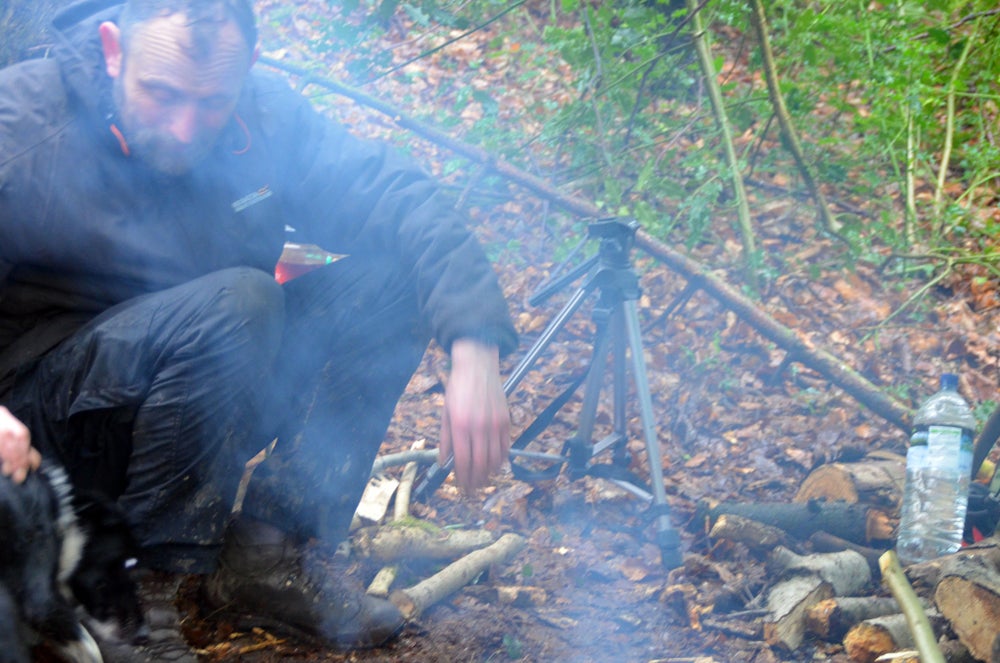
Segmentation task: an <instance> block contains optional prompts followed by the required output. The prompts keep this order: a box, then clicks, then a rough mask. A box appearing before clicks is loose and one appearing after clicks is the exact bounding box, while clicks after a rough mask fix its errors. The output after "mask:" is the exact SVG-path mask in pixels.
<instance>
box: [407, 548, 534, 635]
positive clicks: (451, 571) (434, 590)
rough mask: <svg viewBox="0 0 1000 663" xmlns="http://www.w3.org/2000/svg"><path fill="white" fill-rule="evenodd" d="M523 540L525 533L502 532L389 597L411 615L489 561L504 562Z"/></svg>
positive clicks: (461, 583) (459, 585) (458, 585)
mask: <svg viewBox="0 0 1000 663" xmlns="http://www.w3.org/2000/svg"><path fill="white" fill-rule="evenodd" d="M524 544H525V540H524V537H522V536H519V535H517V534H504V535H503V536H501V537H500V538H499V539H498V540H497V541H496V543H493V544H491V545H489V546H487V547H486V548H483V549H482V550H476V551H474V552H471V553H469V554H468V555H466V556H465V557H463V558H461V559H459V560H457V561H455V562H452V563H451V564H449V565H448V566H446V567H445V568H444V569H442V570H441V571H439V572H438V573H435V574H434V575H432V576H431V577H430V578H427V579H426V580H424V581H423V582H420V583H417V584H416V585H414V586H413V587H410V588H408V589H401V590H398V591H395V592H393V593H392V594H390V595H389V599H390V600H391V601H392V602H393V604H394V605H395V606H396V607H397V608H399V611H400V612H402V613H403V616H404V617H405V618H406V619H414V618H416V617H418V616H419V615H420V614H421V613H423V611H424V610H426V609H427V608H429V607H430V606H432V605H434V604H435V603H437V602H438V601H441V600H442V599H444V598H445V597H447V596H450V595H451V594H453V593H455V592H456V591H458V590H459V589H461V588H462V587H465V586H466V585H467V584H469V583H470V582H472V581H473V580H474V579H475V578H476V577H477V576H478V575H479V574H480V573H482V572H483V571H485V570H486V569H488V568H489V567H490V566H491V565H493V564H502V563H504V562H506V561H507V560H508V559H510V558H511V557H512V556H513V555H515V554H516V553H517V552H518V551H519V550H521V548H523V547H524Z"/></svg>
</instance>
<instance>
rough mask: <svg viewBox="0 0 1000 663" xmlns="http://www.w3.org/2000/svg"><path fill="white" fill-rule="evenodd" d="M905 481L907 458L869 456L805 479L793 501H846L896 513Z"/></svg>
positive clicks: (828, 466)
mask: <svg viewBox="0 0 1000 663" xmlns="http://www.w3.org/2000/svg"><path fill="white" fill-rule="evenodd" d="M905 480H906V458H904V457H903V456H899V455H897V454H878V455H872V456H866V457H865V458H864V459H863V460H861V461H860V462H857V463H828V464H826V465H821V466H820V467H818V468H816V469H815V470H813V471H812V472H811V473H810V474H809V476H807V477H806V478H805V480H804V481H803V482H802V485H801V486H799V492H798V493H796V495H795V499H794V501H795V502H808V501H809V500H811V499H826V500H828V501H830V502H833V501H836V500H843V501H844V502H848V503H850V504H855V503H858V502H860V503H862V504H866V505H868V506H873V507H878V508H880V509H883V510H886V511H889V512H896V511H897V510H898V509H899V505H900V504H901V502H902V499H903V483H904V481H905Z"/></svg>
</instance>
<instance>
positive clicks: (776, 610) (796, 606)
mask: <svg viewBox="0 0 1000 663" xmlns="http://www.w3.org/2000/svg"><path fill="white" fill-rule="evenodd" d="M832 597H833V587H832V586H831V585H830V583H828V582H826V581H824V580H823V579H822V578H820V577H819V576H818V575H815V574H808V575H799V576H794V577H792V578H788V579H787V580H783V581H781V582H779V583H777V584H776V585H774V587H772V588H771V590H770V591H769V592H768V594H767V609H768V616H767V617H765V618H764V640H765V641H766V642H767V643H768V644H769V645H771V646H772V647H784V648H785V649H787V650H789V651H795V650H796V649H798V648H799V646H800V645H801V644H802V641H803V639H804V638H805V632H806V628H805V614H806V610H808V609H809V608H811V607H812V606H814V605H816V604H817V603H819V602H820V601H823V600H826V599H829V598H832Z"/></svg>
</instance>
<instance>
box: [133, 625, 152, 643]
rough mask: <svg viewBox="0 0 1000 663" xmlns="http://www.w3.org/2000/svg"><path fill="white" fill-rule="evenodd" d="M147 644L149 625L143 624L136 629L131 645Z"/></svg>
mask: <svg viewBox="0 0 1000 663" xmlns="http://www.w3.org/2000/svg"><path fill="white" fill-rule="evenodd" d="M147 642H149V624H146V623H145V622H143V624H141V625H140V626H139V628H137V629H136V631H135V635H133V636H132V644H133V645H144V644H146V643H147Z"/></svg>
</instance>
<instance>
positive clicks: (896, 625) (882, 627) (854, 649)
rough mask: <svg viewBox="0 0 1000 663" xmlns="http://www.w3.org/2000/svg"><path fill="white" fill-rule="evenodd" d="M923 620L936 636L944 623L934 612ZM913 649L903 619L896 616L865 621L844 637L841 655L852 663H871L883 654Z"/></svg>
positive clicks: (910, 637) (942, 628)
mask: <svg viewBox="0 0 1000 663" xmlns="http://www.w3.org/2000/svg"><path fill="white" fill-rule="evenodd" d="M927 616H928V619H929V620H930V622H931V627H932V628H933V629H934V632H935V633H936V634H937V635H939V636H940V634H941V631H942V630H944V625H945V622H944V619H943V618H942V617H941V615H939V614H936V613H934V612H929V613H928V615H927ZM913 648H914V642H913V634H912V633H911V632H910V627H909V624H908V623H907V621H906V617H904V616H903V615H900V614H895V615H887V616H885V617H875V618H874V619H867V620H865V621H863V622H861V623H860V624H857V625H855V626H854V627H853V628H851V630H850V631H848V632H847V635H845V636H844V651H845V652H847V656H848V657H849V658H850V659H851V661H852V662H853V663H874V661H875V659H877V658H878V657H879V656H882V655H883V654H888V653H890V652H894V651H900V650H903V649H913ZM914 660H916V656H915V657H914Z"/></svg>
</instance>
